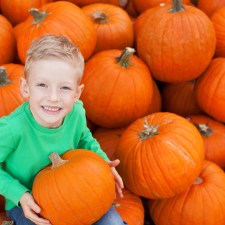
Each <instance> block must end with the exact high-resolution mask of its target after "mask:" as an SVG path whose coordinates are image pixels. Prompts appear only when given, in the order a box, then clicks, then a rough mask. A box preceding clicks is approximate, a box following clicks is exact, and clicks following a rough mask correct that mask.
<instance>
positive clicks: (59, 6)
mask: <svg viewBox="0 0 225 225" xmlns="http://www.w3.org/2000/svg"><path fill="white" fill-rule="evenodd" d="M30 13H31V15H30V16H29V17H28V18H27V19H26V20H25V21H24V22H22V23H20V24H18V25H17V26H16V27H15V34H16V39H17V50H18V55H19V58H20V60H21V62H22V63H24V62H25V57H26V51H27V49H28V48H29V46H30V44H31V42H32V41H33V40H34V39H36V38H39V37H40V36H42V35H45V34H56V35H65V36H68V37H69V38H70V39H71V40H72V41H73V42H74V43H75V44H76V45H77V46H78V47H79V48H80V51H81V53H82V54H83V56H84V58H85V60H86V59H88V58H89V57H90V55H91V54H92V53H93V51H94V48H95V45H96V38H97V35H96V30H95V28H94V25H93V23H92V21H91V20H90V19H89V18H88V17H87V16H86V15H85V13H84V12H83V11H82V10H81V9H80V8H79V7H78V6H76V5H74V4H72V3H70V2H65V1H59V2H53V3H49V4H46V5H44V6H42V7H40V8H39V9H35V8H33V9H31V10H30Z"/></svg>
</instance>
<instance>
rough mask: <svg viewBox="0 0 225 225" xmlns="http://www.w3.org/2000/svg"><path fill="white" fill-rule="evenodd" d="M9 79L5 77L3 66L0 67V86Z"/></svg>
mask: <svg viewBox="0 0 225 225" xmlns="http://www.w3.org/2000/svg"><path fill="white" fill-rule="evenodd" d="M10 83H11V80H9V78H8V77H7V73H6V69H5V67H0V87H1V86H5V85H7V84H10Z"/></svg>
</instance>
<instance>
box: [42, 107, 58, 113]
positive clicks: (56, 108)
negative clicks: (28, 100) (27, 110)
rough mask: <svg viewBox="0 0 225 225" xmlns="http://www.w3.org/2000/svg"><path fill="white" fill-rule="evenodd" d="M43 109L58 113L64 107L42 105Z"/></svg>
mask: <svg viewBox="0 0 225 225" xmlns="http://www.w3.org/2000/svg"><path fill="white" fill-rule="evenodd" d="M42 109H44V110H45V111H46V112H48V113H56V112H59V111H60V110H61V109H62V108H60V107H56V106H42Z"/></svg>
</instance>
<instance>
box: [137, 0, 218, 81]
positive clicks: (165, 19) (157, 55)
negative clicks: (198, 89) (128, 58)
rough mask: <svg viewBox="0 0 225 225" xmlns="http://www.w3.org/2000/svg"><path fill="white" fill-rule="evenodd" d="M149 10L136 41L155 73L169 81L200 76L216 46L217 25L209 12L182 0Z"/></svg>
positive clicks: (186, 79)
mask: <svg viewBox="0 0 225 225" xmlns="http://www.w3.org/2000/svg"><path fill="white" fill-rule="evenodd" d="M146 13H147V15H145V19H144V20H141V22H142V24H141V26H140V24H139V28H140V29H139V31H138V34H137V40H136V42H137V43H136V44H137V52H138V55H139V57H140V58H142V59H143V60H144V61H145V62H146V64H147V65H148V66H149V68H150V71H151V72H152V76H153V77H154V78H155V79H156V80H160V81H163V82H169V83H175V82H182V81H188V80H194V79H195V78H197V77H199V76H200V75H201V73H202V72H203V71H204V70H205V69H206V68H207V66H208V65H209V63H210V61H211V59H212V57H213V55H214V52H215V46H216V36H215V30H214V26H213V24H212V22H211V21H210V19H209V18H208V16H206V15H205V14H204V13H203V12H202V11H200V10H199V9H197V8H196V7H194V6H191V5H185V6H183V5H182V4H181V0H173V4H172V7H169V6H164V7H161V6H158V7H154V8H151V9H150V10H148V12H147V11H146ZM203 24H204V25H203ZM193 59H194V60H193Z"/></svg>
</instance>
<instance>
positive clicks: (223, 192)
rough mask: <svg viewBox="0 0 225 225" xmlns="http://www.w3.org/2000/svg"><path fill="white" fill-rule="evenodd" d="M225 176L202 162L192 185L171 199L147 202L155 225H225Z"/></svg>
mask: <svg viewBox="0 0 225 225" xmlns="http://www.w3.org/2000/svg"><path fill="white" fill-rule="evenodd" d="M224 187H225V173H224V171H223V170H222V169H221V168H220V167H219V166H217V165H216V164H214V163H212V162H209V161H208V162H207V161H205V162H204V165H203V168H202V171H201V173H200V175H199V176H198V178H196V180H195V182H194V183H193V184H192V185H191V186H190V187H189V188H188V189H187V190H186V191H184V192H183V193H181V194H179V195H176V196H175V197H173V198H169V199H162V200H151V201H149V213H150V214H151V217H152V219H153V221H154V223H155V224H156V225H167V224H173V225H205V224H207V225H217V224H221V225H222V224H225V208H224V205H225V188H224Z"/></svg>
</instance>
